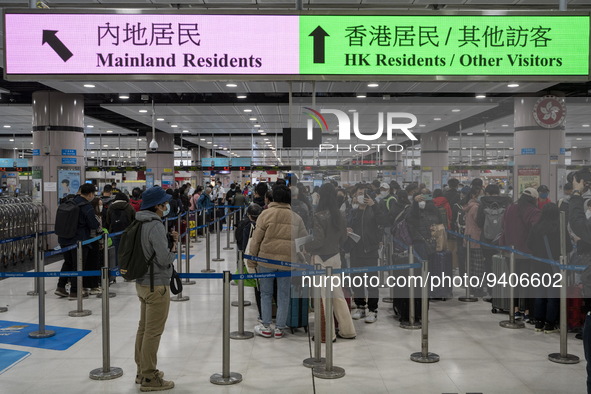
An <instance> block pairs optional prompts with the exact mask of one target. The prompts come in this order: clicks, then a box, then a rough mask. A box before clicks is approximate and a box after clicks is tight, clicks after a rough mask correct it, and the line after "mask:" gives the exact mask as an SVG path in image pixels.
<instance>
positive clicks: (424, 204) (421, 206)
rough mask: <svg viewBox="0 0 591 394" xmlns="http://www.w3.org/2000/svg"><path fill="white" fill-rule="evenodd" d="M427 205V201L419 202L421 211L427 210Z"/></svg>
mask: <svg viewBox="0 0 591 394" xmlns="http://www.w3.org/2000/svg"><path fill="white" fill-rule="evenodd" d="M426 205H427V201H419V208H420V209H425V206H426Z"/></svg>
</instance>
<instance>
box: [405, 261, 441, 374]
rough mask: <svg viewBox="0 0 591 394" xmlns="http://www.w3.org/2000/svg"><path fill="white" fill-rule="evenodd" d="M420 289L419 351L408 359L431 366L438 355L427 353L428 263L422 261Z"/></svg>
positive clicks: (436, 360) (437, 359)
mask: <svg viewBox="0 0 591 394" xmlns="http://www.w3.org/2000/svg"><path fill="white" fill-rule="evenodd" d="M422 263H423V267H422V269H423V271H422V277H423V279H422V281H423V286H422V287H421V351H420V352H416V353H413V354H411V355H410V359H411V360H412V361H414V362H417V363H421V364H431V363H436V362H438V361H439V355H438V354H436V353H430V352H429V287H428V286H427V283H426V282H427V278H428V277H429V261H428V260H423V261H422Z"/></svg>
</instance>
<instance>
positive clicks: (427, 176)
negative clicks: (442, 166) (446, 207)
mask: <svg viewBox="0 0 591 394" xmlns="http://www.w3.org/2000/svg"><path fill="white" fill-rule="evenodd" d="M420 183H424V184H425V187H426V188H427V189H429V190H431V191H433V171H423V172H422V173H421V182H420Z"/></svg>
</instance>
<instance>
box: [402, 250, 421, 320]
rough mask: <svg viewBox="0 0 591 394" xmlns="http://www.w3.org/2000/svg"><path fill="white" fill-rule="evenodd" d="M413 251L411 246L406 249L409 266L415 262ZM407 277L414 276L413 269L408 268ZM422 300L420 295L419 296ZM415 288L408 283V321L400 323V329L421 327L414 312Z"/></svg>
mask: <svg viewBox="0 0 591 394" xmlns="http://www.w3.org/2000/svg"><path fill="white" fill-rule="evenodd" d="M413 253H414V250H413V247H412V245H411V246H409V247H408V264H410V265H411V266H412V265H413V264H414V262H415V260H414V259H415V256H414V254H413ZM408 274H409V277H414V276H415V269H414V268H410V270H409V273H408ZM421 298H422V295H421ZM415 309H416V308H415V287H414V286H411V285H410V281H409V282H408V321H401V322H400V327H401V328H405V329H407V330H416V329H419V328H421V327H422V325H421V323H419V322H418V321H416V310H415Z"/></svg>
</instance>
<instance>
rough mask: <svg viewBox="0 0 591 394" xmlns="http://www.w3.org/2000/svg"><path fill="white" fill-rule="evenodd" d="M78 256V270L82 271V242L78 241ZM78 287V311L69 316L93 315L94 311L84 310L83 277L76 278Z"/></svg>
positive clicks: (70, 313) (71, 312)
mask: <svg viewBox="0 0 591 394" xmlns="http://www.w3.org/2000/svg"><path fill="white" fill-rule="evenodd" d="M76 256H77V260H78V263H77V268H76V269H77V270H78V271H82V270H83V266H82V241H78V249H76ZM76 281H77V282H78V283H77V286H78V289H77V290H76V296H77V297H76V301H77V309H76V310H75V311H70V312H69V313H68V315H69V316H71V317H82V316H88V315H91V314H92V311H89V310H88V309H83V307H82V294H83V293H84V285H83V284H82V277H81V276H78V277H77V278H76Z"/></svg>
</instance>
